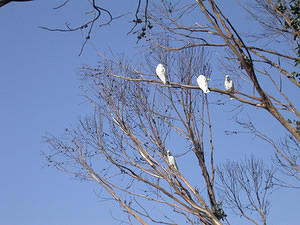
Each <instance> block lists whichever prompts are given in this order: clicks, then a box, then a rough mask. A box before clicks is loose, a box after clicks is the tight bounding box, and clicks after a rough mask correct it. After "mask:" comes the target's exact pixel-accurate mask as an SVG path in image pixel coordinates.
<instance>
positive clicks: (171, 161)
mask: <svg viewBox="0 0 300 225" xmlns="http://www.w3.org/2000/svg"><path fill="white" fill-rule="evenodd" d="M167 158H168V162H169V164H170V167H171V169H174V170H178V167H177V164H176V161H175V158H174V156H172V155H171V152H170V150H168V151H167Z"/></svg>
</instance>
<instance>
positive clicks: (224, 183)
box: [46, 0, 300, 224]
mask: <svg viewBox="0 0 300 225" xmlns="http://www.w3.org/2000/svg"><path fill="white" fill-rule="evenodd" d="M67 2H69V1H67ZM67 2H66V3H67ZM293 2H297V1H293ZM91 3H92V5H93V7H94V9H95V10H96V11H97V12H98V15H99V11H98V10H99V7H98V8H97V7H95V6H96V2H95V1H94V0H93V1H91ZM141 3H142V1H139V2H138V7H137V10H136V13H135V15H136V19H135V25H134V28H133V30H136V29H139V28H140V25H141V26H142V27H141V31H142V34H139V36H138V39H143V38H145V43H146V45H147V49H148V50H145V60H144V61H142V62H143V63H141V64H140V65H138V64H137V63H132V62H130V61H129V60H128V59H126V58H122V57H121V58H120V59H111V58H108V57H106V56H102V61H101V62H100V63H99V65H98V67H97V68H93V67H89V66H86V67H84V68H83V69H82V79H83V82H84V83H85V84H86V85H85V89H84V93H85V97H86V99H87V100H88V102H89V103H90V104H91V105H92V107H93V108H94V114H93V115H92V116H89V117H87V118H85V119H82V120H81V121H80V124H79V128H77V129H74V130H70V129H68V130H66V136H67V138H65V137H63V138H57V137H55V136H48V137H46V141H47V142H48V143H49V144H50V145H51V146H52V149H53V152H52V153H49V154H48V155H47V157H48V161H49V163H51V164H52V165H54V166H55V167H56V168H58V169H60V170H63V171H66V172H69V173H72V174H75V175H76V176H79V177H81V178H84V179H88V180H93V181H96V182H97V183H99V185H101V186H102V187H103V188H104V189H105V190H106V191H107V192H108V193H109V195H110V196H111V197H112V198H113V199H114V200H116V201H117V202H119V203H120V205H121V206H122V207H123V208H124V209H125V211H126V213H128V215H129V217H128V220H129V222H130V223H133V222H132V221H131V219H132V217H133V218H135V219H136V220H138V221H139V222H140V223H141V224H148V223H151V224H152V223H158V224H177V223H179V224H180V222H178V221H186V222H187V223H190V224H222V222H223V220H226V222H228V223H229V221H227V219H226V212H224V210H223V209H222V204H221V203H220V201H218V200H217V197H216V190H215V180H216V179H217V178H216V176H215V168H216V167H215V163H214V141H215V140H214V139H213V137H214V135H213V134H214V132H216V131H214V130H213V128H214V123H213V119H212V118H211V106H212V105H213V104H226V100H225V99H228V97H231V98H233V101H236V102H238V103H239V104H241V105H248V106H249V107H255V108H257V109H260V110H264V111H266V112H267V113H268V115H270V116H271V117H273V118H275V119H276V121H278V123H279V124H280V125H281V127H282V128H283V129H284V130H286V132H287V135H286V137H285V139H284V140H285V142H282V143H285V145H283V144H282V145H278V144H276V143H275V142H274V141H273V140H272V139H271V138H268V137H267V135H266V134H263V133H262V132H259V131H258V130H257V129H256V128H255V127H254V126H253V124H252V123H251V124H250V125H249V124H247V125H246V124H243V123H238V124H239V125H240V126H241V127H244V128H246V129H248V130H250V131H251V133H252V134H254V135H255V136H257V137H260V138H262V139H263V140H265V141H267V142H268V143H269V144H271V146H272V147H273V148H274V153H275V155H276V159H277V161H278V162H279V163H280V165H281V167H282V168H283V169H286V170H285V171H288V172H289V173H288V174H289V175H292V176H293V177H295V178H296V180H297V179H298V178H299V173H300V166H299V141H300V133H299V128H298V126H297V122H298V121H299V119H300V114H299V112H298V110H297V96H296V95H294V94H293V93H292V94H291V93H290V92H289V89H294V90H298V88H299V87H300V83H299V76H298V70H299V68H298V67H297V66H298V65H299V61H300V59H299V56H300V54H299V52H297V50H298V49H299V37H300V36H299V26H298V25H297V24H296V25H295V21H296V22H297V21H298V20H297V15H298V16H299V12H298V14H297V12H296V13H295V12H294V8H293V7H295V6H294V5H293V4H290V5H288V4H287V3H286V2H284V1H279V2H277V1H271V0H256V1H254V2H253V4H252V5H251V7H252V8H251V7H250V6H244V5H242V4H241V3H239V4H237V3H235V4H237V5H240V7H242V8H244V9H246V10H247V12H249V15H250V16H252V18H253V21H254V25H255V26H256V27H257V28H259V27H261V26H262V27H264V28H265V27H267V28H268V29H267V30H265V31H263V33H259V32H255V33H253V32H248V33H247V32H246V34H244V32H245V31H243V32H240V31H238V30H237V28H235V26H234V25H233V24H234V23H233V22H232V21H230V20H229V19H228V18H227V16H226V15H225V14H224V11H223V9H222V8H220V7H219V6H218V4H217V3H216V1H213V0H207V1H198V0H197V1H196V2H195V3H186V2H185V1H179V2H178V3H176V4H174V3H173V2H172V1H160V2H158V1H149V2H148V1H145V2H144V3H146V4H145V7H142V6H141ZM228 4H229V3H228ZM231 4H233V3H231ZM97 9H98V10H97ZM104 11H105V10H104ZM105 12H106V11H105ZM141 12H143V13H141ZM256 12H258V13H256ZM293 12H294V13H293ZM107 13H108V15H109V16H110V18H112V16H111V15H110V14H109V11H107ZM140 15H143V16H140ZM190 18H197V21H198V22H195V21H192V22H191V19H190ZM96 19H97V16H96V17H94V18H93V19H92V20H91V21H90V22H88V23H87V24H85V25H86V26H90V29H91V28H92V24H94V23H95V21H97V20H96ZM200 21H201V22H200ZM237 23H239V21H237ZM149 24H151V26H149ZM145 26H148V28H149V29H148V28H147V29H146V28H145ZM81 27H82V26H80V27H79V28H78V29H82V28H81ZM150 27H151V29H150ZM152 27H153V29H152ZM76 29H77V28H76ZM76 29H75V30H76ZM69 30H74V29H69ZM257 30H259V29H257ZM90 31H91V30H90ZM246 31H247V30H246ZM132 32H134V31H132ZM162 37H164V38H162ZM264 39H267V41H268V42H269V44H268V45H265V44H264V41H263V40H264ZM283 40H288V41H283ZM250 41H251V43H252V44H251V45H249V44H248V43H250ZM208 49H211V51H212V50H216V49H217V50H218V51H219V52H220V53H219V55H220V56H219V58H218V55H214V56H213V58H214V59H217V60H218V61H213V63H214V64H216V62H217V63H218V64H219V65H221V66H222V67H221V68H216V69H215V70H217V69H219V74H220V75H214V74H213V72H212V68H213V64H210V63H208V62H209V60H210V59H211V58H212V57H211V58H210V54H211V53H210V51H209V50H208ZM158 63H162V64H164V65H165V66H166V71H167V75H168V80H169V82H168V83H166V84H163V83H162V82H161V81H159V80H158V79H157V78H156V76H155V75H154V71H155V67H156V65H157V64H158ZM227 73H229V74H232V75H233V76H234V82H235V83H236V84H239V85H235V87H236V88H235V90H230V91H227V90H224V88H223V87H222V88H218V87H217V80H218V79H219V80H222V84H223V80H224V77H225V74H227ZM199 74H204V75H205V76H206V77H211V78H212V81H211V82H210V85H209V89H210V91H211V93H216V94H217V97H210V95H211V93H210V94H207V95H206V94H203V93H202V91H201V90H200V89H199V87H198V86H197V85H194V83H195V80H196V78H197V76H198V75H199ZM214 80H216V82H215V81H214ZM214 85H216V87H215V86H214ZM216 98H220V99H222V100H219V99H216ZM210 99H211V101H209V100H210ZM220 101H221V102H220ZM292 121H294V125H293V122H292ZM174 140H176V141H174ZM287 140H292V142H293V147H291V144H290V142H287ZM174 142H175V143H174ZM288 143H289V144H288ZM178 146H186V147H185V148H184V149H178ZM168 150H170V151H171V152H172V154H173V155H174V156H175V159H176V161H177V164H178V168H177V169H175V168H174V167H173V166H171V165H170V163H169V161H168V158H167V151H168ZM294 153H297V154H294ZM189 157H191V158H192V159H193V160H194V161H187V160H189V159H187V158H189ZM192 163H194V166H195V174H192V175H191V174H189V173H188V172H187V171H188V169H187V167H188V166H189V164H192ZM224 168H225V169H224V170H219V173H218V174H219V175H220V184H221V186H220V190H223V193H224V194H225V196H227V197H226V199H227V203H229V204H231V206H232V209H236V211H235V212H236V213H239V214H240V215H242V216H243V217H244V218H246V219H247V220H249V221H252V222H253V223H255V224H259V223H260V222H262V224H266V221H267V212H268V206H269V200H268V196H269V191H270V189H271V188H272V184H273V183H272V181H273V177H274V176H273V175H274V173H273V171H268V170H266V169H264V165H263V164H262V163H261V161H259V160H255V159H254V158H250V159H249V160H246V161H245V163H235V162H232V163H228V164H227V166H225V167H224ZM197 170H198V171H199V173H198V174H197V173H196V171H197ZM200 190H205V192H203V191H200ZM242 193H243V194H242ZM240 194H241V195H240ZM241 196H242V197H241ZM160 207H164V209H165V210H166V214H165V215H163V216H158V214H157V213H156V212H155V210H154V209H157V210H159V208H160ZM249 211H253V212H256V213H257V215H258V217H259V220H257V217H255V216H254V217H253V216H251V215H249V214H248V213H247V212H249ZM170 215H172V216H170Z"/></svg>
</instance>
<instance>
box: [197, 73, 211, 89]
mask: <svg viewBox="0 0 300 225" xmlns="http://www.w3.org/2000/svg"><path fill="white" fill-rule="evenodd" d="M207 80H208V79H206V77H205V76H204V75H202V74H201V75H199V77H198V78H197V83H198V85H199V87H200V88H201V89H202V91H203V92H204V93H205V94H207V93H209V92H210V90H209V89H208V81H207Z"/></svg>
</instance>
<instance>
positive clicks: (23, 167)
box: [0, 1, 300, 225]
mask: <svg viewBox="0 0 300 225" xmlns="http://www.w3.org/2000/svg"><path fill="white" fill-rule="evenodd" d="M57 3H59V1H57ZM55 6H56V4H55V3H54V2H52V1H34V2H29V3H11V4H8V5H6V6H4V7H2V8H0V27H1V37H0V40H1V42H0V45H1V46H0V59H1V60H0V68H1V70H0V104H1V107H0V118H1V119H0V121H1V127H0V140H1V150H0V152H1V157H0V178H1V179H0V187H1V188H0V190H1V192H0V225H83V224H84V225H96V224H97V225H99V224H117V221H115V220H113V219H111V216H110V210H112V211H113V210H118V209H119V206H118V205H117V204H116V203H113V202H105V203H104V202H100V201H99V199H98V198H97V197H96V195H95V192H96V193H97V192H98V189H97V187H96V185H94V184H91V183H86V182H79V181H78V180H75V179H74V178H72V177H71V176H69V175H67V174H64V173H61V172H59V171H56V170H55V169H53V168H48V167H47V163H46V160H45V158H44V156H43V155H42V154H41V152H42V151H47V145H46V144H45V143H43V141H42V136H43V135H45V134H46V133H47V132H49V133H52V134H57V135H59V134H61V133H63V130H64V128H66V127H70V126H74V125H76V122H77V120H78V118H79V117H80V116H84V114H85V113H88V112H89V110H90V108H89V105H88V104H87V103H85V102H84V100H83V98H82V97H81V91H80V89H79V85H80V82H79V80H78V70H79V68H80V67H81V66H82V65H83V64H90V65H95V64H96V62H97V54H96V51H95V48H94V47H95V46H96V47H97V49H99V50H101V51H107V50H108V49H112V50H113V51H116V52H117V53H123V52H125V53H126V54H128V55H129V56H130V55H135V52H136V45H135V42H136V38H135V36H127V35H126V32H127V31H128V29H129V26H125V25H128V22H127V21H128V20H129V18H128V17H127V19H126V20H125V21H123V22H122V21H117V22H115V23H114V24H113V25H112V26H109V27H104V28H103V29H102V30H101V31H97V32H96V34H97V36H96V38H95V39H92V40H91V44H88V45H87V47H86V48H85V51H84V53H83V55H82V56H80V57H79V56H78V53H79V51H80V47H81V43H82V36H81V34H80V33H55V32H47V31H45V30H42V29H40V28H38V26H49V27H59V26H62V25H63V23H64V21H66V20H70V19H72V21H74V22H79V21H80V20H77V21H76V20H75V19H74V18H77V15H78V12H80V10H81V9H82V8H81V6H80V5H75V6H73V7H67V8H66V9H65V10H62V11H54V10H52V8H53V7H55ZM129 8H130V5H128V4H126V5H125V4H124V3H123V5H119V7H118V9H117V10H120V11H119V12H121V10H127V9H129ZM119 12H118V11H114V13H115V14H118V13H119ZM79 18H80V19H81V18H83V17H80V16H79ZM228 110H230V109H229V108H228ZM228 112H229V111H228ZM251 112H253V111H251V110H250V111H249V114H251ZM262 113H264V112H262ZM216 118H218V119H216V122H217V121H218V120H219V121H220V123H222V124H223V125H224V126H226V121H227V122H228V123H229V122H230V118H231V115H230V114H229V113H228V114H226V113H224V115H223V116H221V117H216ZM224 121H225V122H224ZM270 121H272V119H270ZM270 124H271V125H270V126H269V129H270V130H271V129H277V128H278V127H279V125H278V124H276V123H272V122H270ZM255 141H257V140H253V139H249V138H243V137H241V138H240V141H239V142H238V143H237V146H240V147H238V148H235V149H227V151H226V153H220V154H219V156H218V157H220V158H219V159H217V160H219V161H223V160H224V159H229V158H234V156H237V155H238V157H237V158H239V157H243V156H244V155H243V154H240V149H242V148H243V147H244V146H245V143H247V146H251V145H252V143H254V142H255ZM216 146H217V147H218V146H220V147H221V146H222V143H216ZM261 146H262V148H264V149H267V148H269V146H267V145H266V144H264V143H261ZM219 149H220V148H219ZM249 150H251V147H249ZM245 151H247V150H245ZM270 153H271V149H270V151H269V153H267V154H262V156H264V157H265V156H266V155H268V156H269V155H270ZM258 155H260V153H258ZM293 194H295V192H293V191H290V192H289V191H283V192H280V193H279V194H275V195H274V196H275V197H274V199H273V200H274V212H273V214H272V215H273V216H272V218H271V219H270V221H272V222H271V223H270V224H278V225H279V224H296V222H295V221H300V217H299V215H298V216H297V215H295V213H296V212H297V211H298V209H297V208H298V204H297V202H299V201H300V198H299V194H298V195H296V196H294V198H293V199H294V202H291V197H292V196H293ZM284 201H286V202H287V203H288V204H295V208H294V209H295V210H294V211H293V210H291V211H290V212H287V214H286V216H285V217H282V215H280V213H279V212H280V210H281V204H280V203H284ZM108 206H109V207H108ZM114 212H117V211H114ZM288 213H290V214H291V217H289V216H288ZM289 218H290V219H291V221H290V220H289Z"/></svg>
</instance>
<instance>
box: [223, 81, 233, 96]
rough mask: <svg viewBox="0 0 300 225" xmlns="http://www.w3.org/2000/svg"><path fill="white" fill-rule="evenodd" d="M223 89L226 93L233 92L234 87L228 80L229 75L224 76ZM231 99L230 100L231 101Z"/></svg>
mask: <svg viewBox="0 0 300 225" xmlns="http://www.w3.org/2000/svg"><path fill="white" fill-rule="evenodd" d="M224 87H225V90H226V91H229V92H233V91H234V85H233V81H232V80H231V79H230V77H229V75H226V76H225V82H224ZM232 99H233V98H230V100H232Z"/></svg>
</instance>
